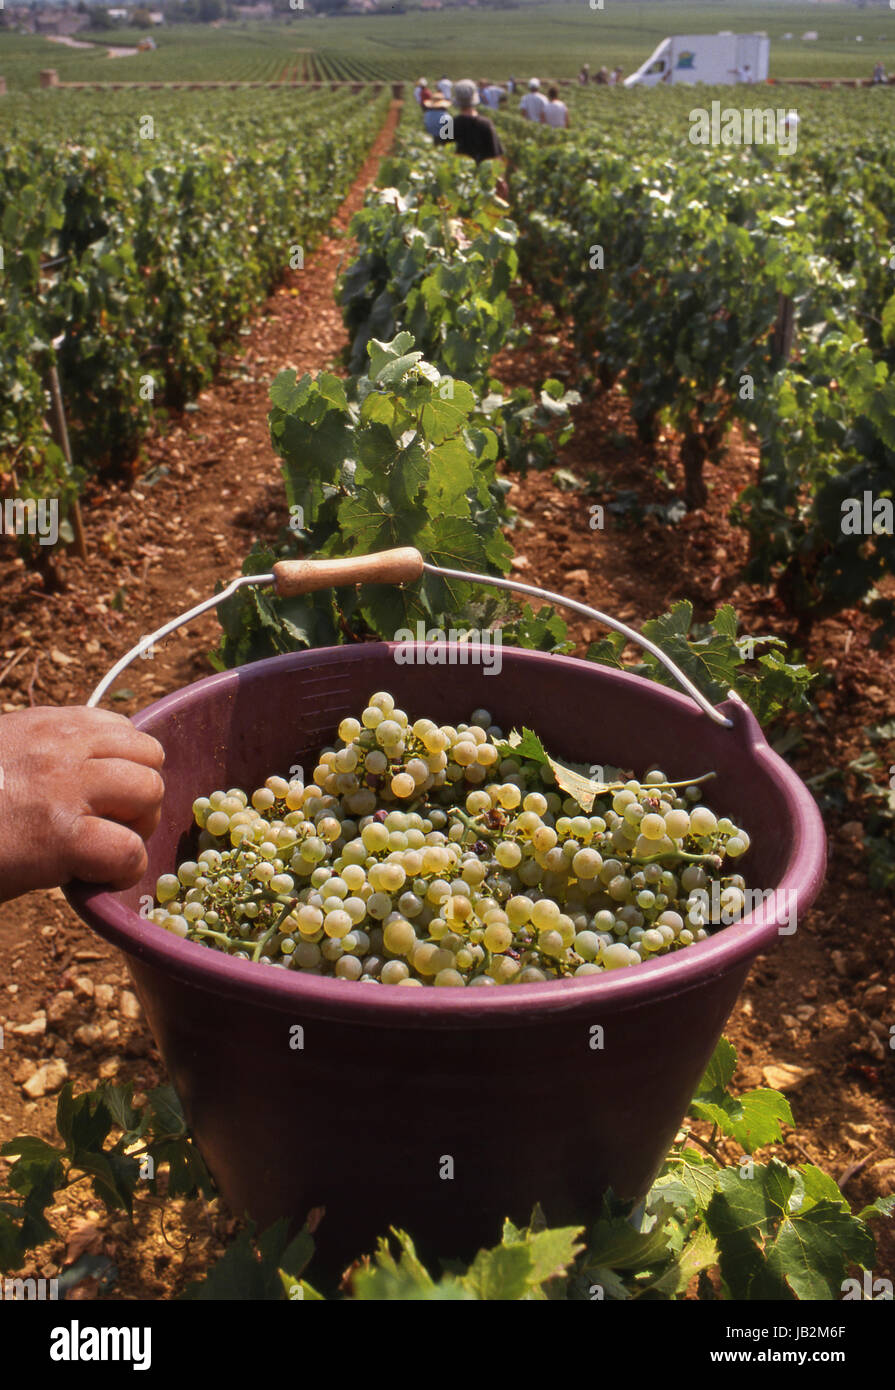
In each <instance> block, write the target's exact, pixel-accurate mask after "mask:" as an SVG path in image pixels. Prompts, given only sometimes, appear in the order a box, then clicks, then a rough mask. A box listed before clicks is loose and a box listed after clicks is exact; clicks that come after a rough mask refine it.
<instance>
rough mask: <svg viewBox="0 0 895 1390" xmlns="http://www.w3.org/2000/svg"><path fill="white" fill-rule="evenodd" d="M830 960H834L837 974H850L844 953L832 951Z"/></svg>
mask: <svg viewBox="0 0 895 1390" xmlns="http://www.w3.org/2000/svg"><path fill="white" fill-rule="evenodd" d="M830 960H831V961H832V962H833V969H834V970H835V971H836V974H837V975H847V974H848V967H847V965H846V961H845V956H844V955H843V954H842V952H841V951H831V952H830Z"/></svg>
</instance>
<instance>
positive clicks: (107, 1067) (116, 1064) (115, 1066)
mask: <svg viewBox="0 0 895 1390" xmlns="http://www.w3.org/2000/svg"><path fill="white" fill-rule="evenodd" d="M120 1066H121V1059H120V1057H107V1058H106V1060H105V1061H104V1062H100V1066H99V1079H100V1081H110V1080H111V1078H112V1077H113V1076H117V1075H118V1070H119V1068H120Z"/></svg>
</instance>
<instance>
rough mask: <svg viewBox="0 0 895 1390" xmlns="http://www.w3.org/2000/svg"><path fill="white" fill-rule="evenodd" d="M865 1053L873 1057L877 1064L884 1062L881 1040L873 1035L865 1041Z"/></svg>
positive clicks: (884, 1050)
mask: <svg viewBox="0 0 895 1390" xmlns="http://www.w3.org/2000/svg"><path fill="white" fill-rule="evenodd" d="M867 1051H868V1052H869V1053H870V1055H871V1057H875V1058H876V1060H877V1061H878V1062H884V1061H885V1059H886V1049H885V1048H884V1047H883V1044H882V1039H881V1038H878V1037H877V1036H876V1035H875V1034H874V1033H871V1034H870V1036H869V1038H868V1039H867Z"/></svg>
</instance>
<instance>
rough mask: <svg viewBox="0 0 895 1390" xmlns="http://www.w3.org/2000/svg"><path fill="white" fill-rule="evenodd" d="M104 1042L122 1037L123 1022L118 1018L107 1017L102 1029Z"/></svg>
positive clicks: (115, 1040) (110, 1041)
mask: <svg viewBox="0 0 895 1390" xmlns="http://www.w3.org/2000/svg"><path fill="white" fill-rule="evenodd" d="M101 1032H102V1037H103V1042H106V1043H114V1042H117V1041H118V1039H119V1038H120V1037H121V1024H120V1023H119V1022H118V1019H117V1018H107V1019H106V1021H105V1023H104V1024H103V1026H102V1029H101Z"/></svg>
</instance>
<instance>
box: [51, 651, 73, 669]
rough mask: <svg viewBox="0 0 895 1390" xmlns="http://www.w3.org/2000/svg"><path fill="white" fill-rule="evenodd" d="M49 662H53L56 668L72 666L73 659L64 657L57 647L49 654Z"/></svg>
mask: <svg viewBox="0 0 895 1390" xmlns="http://www.w3.org/2000/svg"><path fill="white" fill-rule="evenodd" d="M50 660H51V661H54V662H55V663H56V665H57V666H73V665H74V660H75V659H74V657H73V656H66V655H65V652H61V651H60V650H59V648H58V647H53V648H52V650H51V652H50Z"/></svg>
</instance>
